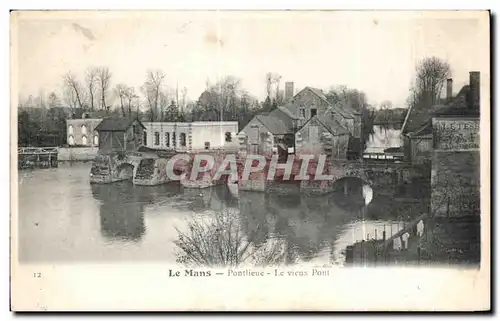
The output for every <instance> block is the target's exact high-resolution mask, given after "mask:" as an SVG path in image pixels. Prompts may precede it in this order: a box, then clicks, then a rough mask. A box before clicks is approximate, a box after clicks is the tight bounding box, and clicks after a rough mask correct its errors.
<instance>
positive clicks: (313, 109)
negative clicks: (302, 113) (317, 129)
mask: <svg viewBox="0 0 500 321" xmlns="http://www.w3.org/2000/svg"><path fill="white" fill-rule="evenodd" d="M317 113H318V110H317V109H316V108H311V118H313V117H314V116H316V115H317Z"/></svg>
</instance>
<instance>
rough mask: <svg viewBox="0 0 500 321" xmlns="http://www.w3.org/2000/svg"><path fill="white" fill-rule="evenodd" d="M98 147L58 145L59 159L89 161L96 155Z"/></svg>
mask: <svg viewBox="0 0 500 321" xmlns="http://www.w3.org/2000/svg"><path fill="white" fill-rule="evenodd" d="M98 151H99V149H98V147H59V149H58V155H57V159H58V160H59V161H91V160H93V159H94V158H95V157H96V156H97V152H98Z"/></svg>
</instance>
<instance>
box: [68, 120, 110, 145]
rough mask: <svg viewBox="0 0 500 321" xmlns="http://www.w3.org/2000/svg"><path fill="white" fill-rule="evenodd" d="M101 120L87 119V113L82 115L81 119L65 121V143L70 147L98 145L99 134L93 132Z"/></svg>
mask: <svg viewBox="0 0 500 321" xmlns="http://www.w3.org/2000/svg"><path fill="white" fill-rule="evenodd" d="M101 121H102V118H89V114H88V113H82V114H81V118H73V119H67V120H66V134H67V142H68V145H70V146H89V147H95V146H98V145H99V134H98V133H97V131H96V130H95V129H96V127H97V125H99V123H100V122H101Z"/></svg>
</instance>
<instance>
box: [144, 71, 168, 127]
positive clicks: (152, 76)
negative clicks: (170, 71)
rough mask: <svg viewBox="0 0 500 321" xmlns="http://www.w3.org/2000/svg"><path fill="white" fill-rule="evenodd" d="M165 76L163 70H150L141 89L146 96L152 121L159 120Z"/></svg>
mask: <svg viewBox="0 0 500 321" xmlns="http://www.w3.org/2000/svg"><path fill="white" fill-rule="evenodd" d="M165 76H166V75H165V73H164V72H163V71H161V70H156V71H152V70H150V71H148V72H147V74H146V81H145V82H144V85H143V86H142V88H141V89H142V91H143V94H144V96H145V97H146V101H147V104H148V107H149V112H150V119H151V121H155V120H156V119H157V118H158V107H159V100H160V93H161V91H162V85H163V80H164V79H165Z"/></svg>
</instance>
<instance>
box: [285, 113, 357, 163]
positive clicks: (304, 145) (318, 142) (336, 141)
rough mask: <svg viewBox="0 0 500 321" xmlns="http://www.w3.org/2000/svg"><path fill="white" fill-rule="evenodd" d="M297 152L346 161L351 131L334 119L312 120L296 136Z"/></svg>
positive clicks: (314, 118)
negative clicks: (322, 155)
mask: <svg viewBox="0 0 500 321" xmlns="http://www.w3.org/2000/svg"><path fill="white" fill-rule="evenodd" d="M295 141H296V147H295V148H296V151H297V153H300V154H310V155H321V154H324V155H327V156H330V157H331V158H333V159H346V158H347V153H348V147H349V131H348V130H347V129H346V128H345V127H344V126H341V125H340V124H339V123H338V122H337V121H336V120H335V119H334V118H328V117H324V118H320V117H319V116H318V115H315V116H313V117H312V118H310V119H309V120H308V121H307V122H306V123H305V124H304V125H303V126H302V127H301V128H299V129H298V131H297V132H296V134H295Z"/></svg>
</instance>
